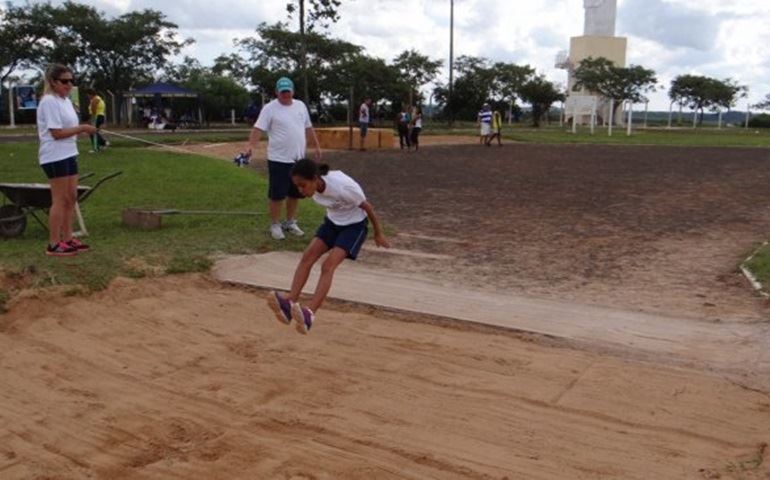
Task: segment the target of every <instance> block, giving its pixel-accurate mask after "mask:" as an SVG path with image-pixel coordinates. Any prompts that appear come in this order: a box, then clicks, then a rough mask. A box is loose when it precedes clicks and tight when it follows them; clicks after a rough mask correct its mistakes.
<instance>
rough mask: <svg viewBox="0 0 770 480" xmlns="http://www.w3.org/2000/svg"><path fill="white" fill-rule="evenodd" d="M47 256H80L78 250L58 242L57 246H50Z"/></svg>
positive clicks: (46, 251) (47, 249) (46, 252)
mask: <svg viewBox="0 0 770 480" xmlns="http://www.w3.org/2000/svg"><path fill="white" fill-rule="evenodd" d="M45 254H46V255H49V256H51V257H72V256H73V255H77V254H78V249H77V248H75V247H72V246H70V245H69V244H68V243H65V242H58V243H56V244H55V245H48V248H46V249H45Z"/></svg>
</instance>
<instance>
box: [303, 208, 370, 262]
mask: <svg viewBox="0 0 770 480" xmlns="http://www.w3.org/2000/svg"><path fill="white" fill-rule="evenodd" d="M367 225H369V219H368V218H365V219H363V220H361V221H360V222H358V223H352V224H350V225H342V226H341V225H337V224H335V223H334V222H332V221H331V220H329V218H328V217H324V223H322V224H321V226H320V227H318V230H317V231H316V232H315V236H316V237H318V238H320V239H321V240H322V241H323V242H324V243H325V244H326V246H327V247H329V249H332V248H334V247H339V248H341V249H343V250H345V251H346V252H348V258H349V259H351V260H355V259H356V257H357V256H358V252H359V251H360V250H361V246H362V245H363V244H364V240H366V234H367V233H368V232H369V229H368V228H367Z"/></svg>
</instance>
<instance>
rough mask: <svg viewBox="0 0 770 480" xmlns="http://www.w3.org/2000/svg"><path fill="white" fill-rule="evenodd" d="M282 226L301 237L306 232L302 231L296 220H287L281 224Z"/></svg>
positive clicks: (285, 230)
mask: <svg viewBox="0 0 770 480" xmlns="http://www.w3.org/2000/svg"><path fill="white" fill-rule="evenodd" d="M281 228H282V229H283V231H284V232H289V233H291V234H292V235H296V236H297V237H301V236H303V235H304V234H305V232H303V231H302V229H300V228H299V226H298V225H297V221H296V220H287V221H285V222H283V223H282V224H281Z"/></svg>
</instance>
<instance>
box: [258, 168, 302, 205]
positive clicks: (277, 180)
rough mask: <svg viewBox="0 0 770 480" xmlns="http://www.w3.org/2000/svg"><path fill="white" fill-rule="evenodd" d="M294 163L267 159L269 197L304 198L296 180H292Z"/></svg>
mask: <svg viewBox="0 0 770 480" xmlns="http://www.w3.org/2000/svg"><path fill="white" fill-rule="evenodd" d="M292 167H294V164H293V163H284V162H275V161H273V160H268V161H267V173H268V182H269V184H268V186H267V197H268V198H269V199H270V200H283V199H285V198H286V197H289V198H304V197H303V196H302V194H301V193H299V190H297V186H296V185H294V182H292V181H291V169H292Z"/></svg>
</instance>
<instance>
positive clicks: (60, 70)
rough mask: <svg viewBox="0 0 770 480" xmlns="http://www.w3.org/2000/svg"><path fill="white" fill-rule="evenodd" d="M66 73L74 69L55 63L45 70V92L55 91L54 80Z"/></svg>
mask: <svg viewBox="0 0 770 480" xmlns="http://www.w3.org/2000/svg"><path fill="white" fill-rule="evenodd" d="M64 73H70V74H72V70H71V69H70V68H69V67H65V66H64V65H61V64H58V63H55V64H53V65H50V66H49V67H48V70H46V71H45V89H44V93H53V92H54V89H53V81H54V80H58V79H59V77H61V76H62V74H64Z"/></svg>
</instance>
